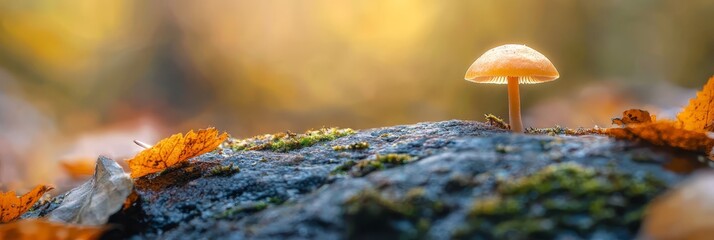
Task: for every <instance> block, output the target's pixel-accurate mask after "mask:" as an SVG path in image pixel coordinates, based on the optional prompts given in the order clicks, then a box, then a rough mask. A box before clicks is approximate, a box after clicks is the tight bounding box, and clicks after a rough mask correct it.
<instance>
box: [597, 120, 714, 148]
mask: <svg viewBox="0 0 714 240" xmlns="http://www.w3.org/2000/svg"><path fill="white" fill-rule="evenodd" d="M604 132H605V133H606V134H608V135H610V136H612V137H615V138H620V139H627V140H643V141H646V142H649V143H651V144H654V145H657V146H667V147H675V148H680V149H684V150H689V151H695V152H701V153H705V154H710V152H711V151H712V147H714V139H711V138H710V137H709V136H708V135H707V133H706V132H704V131H689V130H684V129H681V128H678V127H677V124H676V123H674V122H668V121H659V122H654V123H643V124H633V125H627V126H626V127H624V128H610V129H606V130H604Z"/></svg>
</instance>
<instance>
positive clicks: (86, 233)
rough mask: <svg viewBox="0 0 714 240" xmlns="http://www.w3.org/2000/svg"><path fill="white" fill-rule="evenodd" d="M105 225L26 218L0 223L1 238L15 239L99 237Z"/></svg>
mask: <svg viewBox="0 0 714 240" xmlns="http://www.w3.org/2000/svg"><path fill="white" fill-rule="evenodd" d="M105 230H106V228H105V227H91V226H77V225H69V224H62V223H55V222H49V221H44V220H39V219H25V220H20V221H15V222H12V223H8V224H0V239H14V240H65V239H67V240H70V239H71V240H90V239H98V238H99V237H100V236H101V235H102V233H103V232H104V231H105Z"/></svg>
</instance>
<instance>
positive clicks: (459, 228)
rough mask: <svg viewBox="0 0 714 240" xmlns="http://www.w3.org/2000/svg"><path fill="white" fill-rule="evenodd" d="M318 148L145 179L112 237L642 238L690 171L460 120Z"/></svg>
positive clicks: (609, 146)
mask: <svg viewBox="0 0 714 240" xmlns="http://www.w3.org/2000/svg"><path fill="white" fill-rule="evenodd" d="M292 134H293V133H288V135H292ZM310 144H312V145H310ZM310 144H304V145H303V144H296V145H295V146H302V148H297V149H293V148H290V149H283V148H281V149H280V151H279V152H278V151H272V150H270V149H268V148H266V149H265V150H259V151H251V150H245V149H241V150H238V149H236V151H233V150H231V149H223V151H222V153H210V154H206V155H203V156H201V157H199V158H197V159H194V160H193V161H194V163H192V164H189V165H187V166H182V167H179V168H176V169H172V170H170V171H167V172H166V173H164V174H160V175H159V176H156V177H154V178H146V179H143V178H142V179H139V180H137V181H136V192H137V194H138V195H139V200H138V201H137V202H136V203H135V205H134V206H133V207H132V208H129V209H127V210H125V211H124V212H123V213H121V214H117V215H116V216H114V218H113V220H110V222H113V223H115V224H118V225H121V226H124V227H123V228H122V229H123V230H116V231H115V232H114V233H112V234H113V235H112V236H114V237H117V238H120V237H124V238H126V237H131V238H134V239H155V238H165V239H199V238H205V239H244V238H250V239H276V238H277V239H283V238H287V239H355V238H365V237H371V238H377V239H384V238H390V239H391V238H404V239H414V238H420V237H421V238H423V237H427V238H433V239H449V238H473V237H483V238H493V237H503V238H515V239H518V238H536V239H541V238H562V239H590V238H597V239H600V238H633V237H634V236H636V233H637V231H638V230H639V225H640V221H641V218H642V212H643V209H644V208H645V207H646V205H647V203H648V202H649V201H650V200H651V199H652V198H654V196H656V195H657V194H659V193H661V192H663V191H664V190H666V189H667V188H668V187H670V186H672V185H673V184H677V183H678V182H680V181H681V180H682V179H683V178H684V177H685V176H686V172H687V171H680V172H682V173H675V172H672V171H669V170H667V169H665V168H663V165H666V163H668V162H669V161H670V160H671V159H672V157H671V156H670V155H668V154H669V153H668V152H663V151H662V150H661V149H656V148H651V147H648V146H640V145H633V144H632V143H627V142H623V141H616V140H612V139H610V138H607V137H605V136H599V135H586V136H579V137H575V136H565V135H557V136H544V135H524V134H511V133H510V132H507V131H506V130H503V129H497V128H494V127H491V126H489V125H486V124H483V123H479V122H470V121H460V120H451V121H443V122H427V123H418V124H413V125H403V126H394V127H385V128H377V129H367V130H361V131H357V132H356V133H354V134H351V135H347V136H344V137H340V138H337V139H334V140H326V141H319V142H316V143H315V142H310ZM355 144H359V145H360V147H354V148H352V147H349V146H355ZM336 146H337V148H335V149H337V150H335V149H333V147H336ZM340 146H342V147H340ZM344 146H347V147H344ZM377 155H379V156H390V157H389V158H390V159H391V160H384V159H381V158H380V157H378V156H377ZM405 156H409V157H408V158H407V157H405ZM380 159H381V160H380ZM394 159H399V160H398V161H395V160H394ZM362 161H373V162H370V163H367V162H362ZM361 162H362V163H361ZM360 163H361V164H360ZM380 163H382V164H380ZM366 164H370V165H369V168H368V169H369V171H358V170H359V169H357V170H355V168H357V167H359V166H361V167H364V166H366ZM697 166H698V165H697ZM216 169H218V171H217V170H216ZM222 169H226V172H224V171H223V170H222ZM365 169H366V168H365ZM216 172H219V173H220V174H215V173H216ZM355 172H358V174H355ZM207 173H210V174H207ZM42 209H43V211H47V210H48V209H47V208H42ZM50 210H51V209H50Z"/></svg>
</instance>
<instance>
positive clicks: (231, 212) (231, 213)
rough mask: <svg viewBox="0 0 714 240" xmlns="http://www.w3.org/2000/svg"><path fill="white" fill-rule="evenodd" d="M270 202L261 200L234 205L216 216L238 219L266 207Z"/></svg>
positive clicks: (218, 217)
mask: <svg viewBox="0 0 714 240" xmlns="http://www.w3.org/2000/svg"><path fill="white" fill-rule="evenodd" d="M267 207H268V204H267V203H266V202H263V201H260V202H255V203H251V204H245V205H241V206H237V207H232V208H229V209H226V210H225V211H223V212H221V213H219V214H216V215H215V216H214V218H217V219H238V218H241V217H244V216H247V215H249V214H252V213H256V212H260V211H262V210H263V209H266V208H267Z"/></svg>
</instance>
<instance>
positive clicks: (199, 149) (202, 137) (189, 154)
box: [129, 128, 228, 178]
mask: <svg viewBox="0 0 714 240" xmlns="http://www.w3.org/2000/svg"><path fill="white" fill-rule="evenodd" d="M227 138H228V134H227V133H225V132H224V133H223V134H220V135H219V134H218V130H216V129H215V128H207V129H201V130H198V131H197V132H194V131H193V130H191V131H190V132H188V133H186V135H183V134H181V133H178V134H174V135H173V136H171V137H169V138H165V139H163V140H161V141H159V142H158V143H157V144H156V145H154V146H153V147H151V148H148V149H145V150H144V151H141V152H140V153H139V154H137V155H136V156H135V157H134V158H133V159H130V160H129V168H130V169H131V177H132V178H138V177H141V176H145V175H147V174H151V173H156V172H160V171H162V170H164V169H166V168H168V167H171V166H173V165H176V164H178V163H181V162H183V161H187V160H188V159H190V158H193V157H195V156H198V155H201V154H204V153H207V152H210V151H213V150H214V149H216V147H218V145H220V144H221V143H223V142H224V141H225V140H226V139H227Z"/></svg>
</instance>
